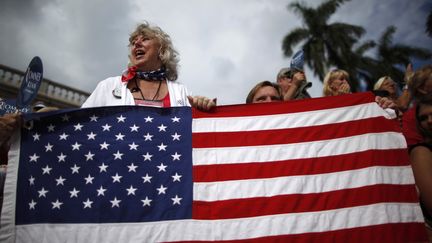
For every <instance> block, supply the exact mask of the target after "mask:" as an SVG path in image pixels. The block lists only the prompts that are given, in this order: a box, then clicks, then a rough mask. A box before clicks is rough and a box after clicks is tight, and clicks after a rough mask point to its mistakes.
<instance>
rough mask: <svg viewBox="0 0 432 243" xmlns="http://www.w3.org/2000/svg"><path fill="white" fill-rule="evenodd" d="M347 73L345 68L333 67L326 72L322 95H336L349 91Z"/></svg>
mask: <svg viewBox="0 0 432 243" xmlns="http://www.w3.org/2000/svg"><path fill="white" fill-rule="evenodd" d="M348 80H349V74H348V72H347V71H345V70H341V69H335V70H332V71H330V72H328V73H327V75H326V76H325V78H324V86H323V96H336V95H342V94H349V93H351V86H350V85H349V83H348Z"/></svg>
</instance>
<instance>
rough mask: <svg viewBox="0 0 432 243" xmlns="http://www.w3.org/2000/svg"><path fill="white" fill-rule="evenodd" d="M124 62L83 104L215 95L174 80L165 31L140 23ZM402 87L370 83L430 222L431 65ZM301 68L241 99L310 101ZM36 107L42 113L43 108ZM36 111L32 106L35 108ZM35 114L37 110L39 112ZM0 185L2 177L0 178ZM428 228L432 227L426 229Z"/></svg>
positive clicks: (336, 77) (207, 105) (0, 138)
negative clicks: (396, 127) (396, 131)
mask: <svg viewBox="0 0 432 243" xmlns="http://www.w3.org/2000/svg"><path fill="white" fill-rule="evenodd" d="M128 55H129V64H128V67H127V68H126V70H125V71H124V72H123V73H122V74H121V75H119V76H116V77H110V78H107V79H105V80H103V81H101V82H99V83H98V85H97V87H96V89H95V90H94V91H93V92H92V94H91V95H90V96H89V97H88V99H87V100H86V101H85V103H84V104H83V105H82V107H96V106H112V105H141V106H152V107H176V106H192V107H194V108H197V109H200V110H203V111H210V110H212V109H214V107H216V99H211V98H207V97H204V96H192V95H190V93H189V91H188V90H187V88H186V87H185V86H184V85H183V84H181V83H179V82H176V80H177V77H178V73H177V67H178V62H179V58H178V53H177V51H176V50H175V49H174V47H173V44H172V42H171V39H170V37H169V35H168V34H166V33H165V32H164V31H163V30H161V29H160V28H159V27H157V26H152V25H149V24H148V23H143V24H140V25H138V27H137V28H136V29H135V30H134V31H133V32H132V33H131V34H130V37H129V53H128ZM405 83H406V85H405V86H404V88H403V89H402V90H399V89H398V87H397V85H396V82H395V81H394V80H393V79H392V77H389V76H384V77H382V78H380V79H378V80H377V82H376V83H375V85H374V93H375V95H376V102H377V103H378V104H379V105H380V106H381V107H382V108H391V109H394V110H395V111H396V112H397V114H398V116H399V119H400V121H401V126H402V127H401V129H402V131H403V134H404V135H405V137H406V140H407V143H408V145H409V153H410V160H411V164H412V168H413V172H414V177H415V181H416V185H417V187H418V191H419V197H420V202H421V206H422V210H423V213H424V215H425V219H426V222H427V223H428V225H432V224H431V223H432V222H431V216H430V215H432V186H430V185H432V65H426V66H424V67H422V68H420V69H418V70H416V71H415V72H414V70H412V66H411V65H409V66H408V67H407V71H406V75H405ZM309 87H311V83H310V82H308V81H307V79H306V75H305V73H304V71H303V70H299V69H296V68H282V69H281V70H280V71H279V73H278V74H277V76H276V81H275V82H272V81H268V80H266V81H262V82H259V83H258V84H256V85H255V86H254V87H253V88H252V89H251V90H250V92H249V94H248V95H247V97H246V103H247V104H250V103H264V102H282V101H289V100H299V99H309V98H311V95H310V94H309V93H308V92H307V89H308V88H309ZM351 92H352V91H351V87H350V83H349V74H348V72H346V71H344V70H340V69H335V70H332V71H330V72H328V73H327V75H326V76H325V78H324V80H323V96H336V95H344V94H349V93H351ZM34 108H41V109H42V110H41V111H42V112H43V111H44V110H43V109H44V107H36V105H35V106H34ZM34 111H36V110H34ZM39 112H40V111H39ZM21 123H22V122H21V117H20V115H19V114H7V115H4V116H1V117H0V145H1V146H0V149H1V154H0V160H1V161H0V164H2V165H3V166H5V165H6V164H7V151H8V146H9V144H8V143H9V142H8V141H9V139H10V137H11V135H12V133H13V131H14V130H16V129H18V128H19V127H20V126H21ZM0 180H1V181H0V186H1V185H2V183H3V180H4V178H0ZM431 232H432V231H431Z"/></svg>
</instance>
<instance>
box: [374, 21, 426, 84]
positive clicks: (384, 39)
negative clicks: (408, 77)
mask: <svg viewBox="0 0 432 243" xmlns="http://www.w3.org/2000/svg"><path fill="white" fill-rule="evenodd" d="M395 31H396V27H394V26H389V27H387V29H386V30H385V31H384V32H383V34H382V35H381V38H380V39H379V41H378V45H377V49H378V53H377V67H376V68H375V69H374V70H373V72H371V74H372V76H373V77H374V78H375V80H376V79H378V78H379V77H381V76H385V75H389V76H391V77H392V78H393V79H394V80H395V81H396V82H399V84H401V85H402V83H403V77H404V72H403V71H402V70H401V69H400V68H398V66H399V67H400V66H402V67H403V68H405V67H406V66H407V65H408V64H409V63H410V60H411V59H412V58H416V59H420V60H426V59H428V58H430V57H431V56H432V53H431V52H430V51H429V50H427V49H425V48H418V47H413V46H408V45H403V44H393V34H394V33H395Z"/></svg>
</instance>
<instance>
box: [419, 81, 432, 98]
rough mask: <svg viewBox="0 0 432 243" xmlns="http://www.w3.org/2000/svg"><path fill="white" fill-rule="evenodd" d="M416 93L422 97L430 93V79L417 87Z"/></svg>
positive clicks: (431, 89)
mask: <svg viewBox="0 0 432 243" xmlns="http://www.w3.org/2000/svg"><path fill="white" fill-rule="evenodd" d="M418 92H419V93H421V94H423V95H427V94H430V93H432V78H429V79H428V80H426V82H425V83H424V84H423V85H422V86H420V87H418Z"/></svg>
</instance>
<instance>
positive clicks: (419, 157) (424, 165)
mask: <svg viewBox="0 0 432 243" xmlns="http://www.w3.org/2000/svg"><path fill="white" fill-rule="evenodd" d="M410 160H411V167H412V170H413V172H414V179H415V182H416V185H417V187H418V189H419V191H420V196H421V200H422V202H423V203H424V205H425V206H426V209H427V210H428V212H429V214H431V215H432V186H431V185H432V152H431V151H430V150H429V148H427V147H425V146H416V147H414V148H413V149H412V150H411V152H410Z"/></svg>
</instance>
